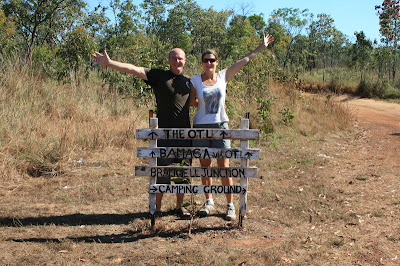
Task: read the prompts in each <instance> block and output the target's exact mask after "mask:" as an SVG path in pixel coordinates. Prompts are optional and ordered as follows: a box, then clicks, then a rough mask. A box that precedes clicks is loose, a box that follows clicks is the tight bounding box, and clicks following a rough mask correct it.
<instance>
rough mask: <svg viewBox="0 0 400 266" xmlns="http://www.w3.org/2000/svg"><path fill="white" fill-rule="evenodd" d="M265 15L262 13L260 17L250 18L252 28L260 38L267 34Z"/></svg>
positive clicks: (253, 16)
mask: <svg viewBox="0 0 400 266" xmlns="http://www.w3.org/2000/svg"><path fill="white" fill-rule="evenodd" d="M263 15H264V14H262V13H260V14H259V15H256V14H254V15H251V16H250V17H248V19H249V21H250V24H251V26H253V28H254V29H255V30H256V33H257V35H259V36H260V37H261V36H263V34H265V33H266V27H267V24H266V23H265V21H264V18H263Z"/></svg>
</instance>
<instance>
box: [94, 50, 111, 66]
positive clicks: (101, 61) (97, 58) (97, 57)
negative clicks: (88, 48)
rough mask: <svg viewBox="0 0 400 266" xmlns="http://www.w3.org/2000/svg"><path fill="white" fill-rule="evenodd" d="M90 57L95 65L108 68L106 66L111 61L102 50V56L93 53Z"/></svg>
mask: <svg viewBox="0 0 400 266" xmlns="http://www.w3.org/2000/svg"><path fill="white" fill-rule="evenodd" d="M92 57H93V60H94V61H95V62H96V63H98V64H100V65H102V66H108V64H109V63H110V61H111V59H110V57H108V54H107V52H106V50H104V55H102V54H101V53H98V52H94V53H93V54H92Z"/></svg>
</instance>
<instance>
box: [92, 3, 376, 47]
mask: <svg viewBox="0 0 400 266" xmlns="http://www.w3.org/2000/svg"><path fill="white" fill-rule="evenodd" d="M87 2H88V3H89V5H90V7H94V6H95V5H96V4H98V3H102V4H103V5H107V3H108V2H109V0H101V1H94V0H88V1H87ZM133 2H134V4H137V5H138V4H140V2H141V1H139V0H134V1H133ZM196 2H197V3H198V4H199V5H200V6H201V7H202V8H209V7H213V8H214V9H215V10H218V11H221V10H224V9H233V10H235V12H236V13H238V14H242V9H243V8H242V7H246V8H245V9H244V10H245V11H247V12H248V11H250V13H249V14H248V15H252V14H257V15H258V14H260V13H263V14H264V19H265V20H266V21H267V20H268V18H269V17H270V14H271V13H272V11H273V10H275V9H278V8H284V7H288V8H299V9H301V10H303V9H306V8H307V9H308V10H309V12H311V13H313V14H314V15H315V16H316V15H317V14H321V13H325V14H328V15H330V16H331V18H333V19H334V21H335V22H334V25H335V27H336V28H337V29H338V30H340V31H341V32H342V33H344V34H346V35H347V36H348V37H349V39H350V40H351V41H352V42H354V40H355V37H354V32H355V31H364V33H365V35H366V37H367V38H368V39H370V40H372V41H373V40H374V39H377V40H378V41H379V39H380V37H379V19H378V16H377V15H376V11H375V5H379V4H381V3H382V2H383V0H218V1H210V0H197V1H196Z"/></svg>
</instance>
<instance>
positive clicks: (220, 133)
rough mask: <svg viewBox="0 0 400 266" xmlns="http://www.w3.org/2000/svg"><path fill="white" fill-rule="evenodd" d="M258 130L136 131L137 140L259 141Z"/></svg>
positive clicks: (193, 129)
mask: <svg viewBox="0 0 400 266" xmlns="http://www.w3.org/2000/svg"><path fill="white" fill-rule="evenodd" d="M259 137H260V131H259V130H258V129H249V130H241V129H210V128H192V129H191V128H158V129H149V128H141V129H136V138H137V139H246V140H248V139H253V140H254V139H259Z"/></svg>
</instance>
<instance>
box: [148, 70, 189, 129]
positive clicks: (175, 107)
mask: <svg viewBox="0 0 400 266" xmlns="http://www.w3.org/2000/svg"><path fill="white" fill-rule="evenodd" d="M145 71H146V75H147V81H146V83H147V84H149V85H150V86H151V87H152V88H153V90H154V94H155V96H156V103H157V117H158V126H159V127H160V128H190V119H189V104H190V103H189V101H190V100H189V93H190V85H189V84H190V79H189V78H188V77H185V76H184V75H175V74H173V73H172V72H171V71H170V70H162V69H146V70H145Z"/></svg>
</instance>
